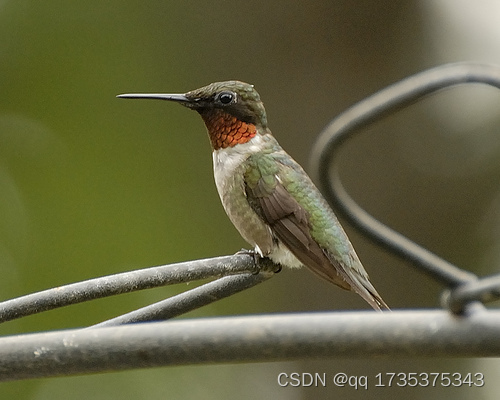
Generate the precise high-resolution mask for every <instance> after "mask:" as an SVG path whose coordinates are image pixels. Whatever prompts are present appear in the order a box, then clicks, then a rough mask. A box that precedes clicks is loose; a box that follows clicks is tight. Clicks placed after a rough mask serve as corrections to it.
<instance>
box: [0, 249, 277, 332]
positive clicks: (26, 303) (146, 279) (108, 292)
mask: <svg viewBox="0 0 500 400" xmlns="http://www.w3.org/2000/svg"><path fill="white" fill-rule="evenodd" d="M265 261H267V260H263V262H262V263H259V266H256V264H255V259H254V257H253V256H252V255H250V254H244V253H239V254H235V255H233V256H224V257H215V258H209V259H204V260H196V261H187V262H182V263H177V264H170V265H162V266H159V267H152V268H145V269H140V270H136V271H130V272H123V273H119V274H114V275H108V276H104V277H101V278H95V279H89V280H87V281H83V282H77V283H73V284H69V285H65V286H60V287H57V288H53V289H47V290H43V291H41V292H37V293H33V294H29V295H26V296H22V297H18V298H15V299H12V300H7V301H4V302H2V303H0V322H5V321H10V320H13V319H16V318H21V317H24V316H27V315H31V314H36V313H40V312H42V311H47V310H52V309H54V308H58V307H64V306H67V305H70V304H76V303H81V302H84V301H88V300H93V299H99V298H102V297H107V296H113V295H116V294H122V293H129V292H133V291H137V290H143V289H150V288H154V287H158V286H165V285H172V284H176V283H182V282H192V281H195V280H198V279H207V278H220V277H222V276H225V275H235V274H241V273H245V272H247V273H248V272H250V273H257V272H258V271H259V268H261V269H264V268H271V269H272V268H274V269H276V266H274V267H273V266H272V265H271V264H270V263H268V262H265Z"/></svg>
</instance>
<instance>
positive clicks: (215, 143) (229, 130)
mask: <svg viewBox="0 0 500 400" xmlns="http://www.w3.org/2000/svg"><path fill="white" fill-rule="evenodd" d="M201 117H202V118H203V121H204V122H205V125H206V127H207V130H208V136H209V138H210V142H211V143H212V148H213V149H214V150H219V149H225V148H227V147H234V146H236V145H238V144H244V143H247V142H249V141H250V140H251V139H252V138H253V137H255V135H257V134H258V132H257V127H256V126H255V125H254V124H251V123H247V122H243V121H241V120H239V119H238V118H236V117H235V116H233V115H231V114H229V113H226V112H224V111H223V110H212V111H211V112H210V113H202V114H201Z"/></svg>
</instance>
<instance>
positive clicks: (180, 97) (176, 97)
mask: <svg viewBox="0 0 500 400" xmlns="http://www.w3.org/2000/svg"><path fill="white" fill-rule="evenodd" d="M116 97H120V98H122V99H152V100H169V101H176V102H178V103H189V102H190V100H189V99H188V98H187V97H186V96H185V95H184V94H166V93H165V94H164V93H127V94H119V95H118V96H116Z"/></svg>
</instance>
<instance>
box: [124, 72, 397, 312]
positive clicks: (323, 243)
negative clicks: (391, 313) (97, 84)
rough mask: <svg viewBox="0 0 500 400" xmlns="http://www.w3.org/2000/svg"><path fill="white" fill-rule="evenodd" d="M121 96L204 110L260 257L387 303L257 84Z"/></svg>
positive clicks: (227, 197)
mask: <svg viewBox="0 0 500 400" xmlns="http://www.w3.org/2000/svg"><path fill="white" fill-rule="evenodd" d="M117 97H120V98H135V99H159V100H167V101H173V102H176V103H179V104H182V105H183V106H185V107H187V108H189V109H191V110H195V111H197V112H198V114H200V116H201V118H202V119H203V121H204V123H205V126H206V128H207V131H208V137H209V139H210V143H211V145H212V150H213V168H214V177H215V184H216V186H217V191H218V192H219V196H220V199H221V201H222V205H223V207H224V210H225V211H226V214H227V215H228V217H229V219H230V220H231V222H232V223H233V225H234V226H235V227H236V229H237V230H238V232H239V233H240V234H241V236H242V237H243V239H245V240H246V241H247V242H248V243H249V244H250V245H251V246H253V247H254V251H255V254H257V256H259V257H268V258H270V259H271V260H272V261H273V262H274V263H276V264H278V265H280V266H285V267H289V268H299V267H302V266H306V267H307V268H309V269H310V270H311V271H312V272H313V273H315V274H316V275H318V276H319V277H321V278H323V279H325V280H327V281H328V282H331V283H333V284H335V285H337V286H339V287H341V288H343V289H347V290H352V291H354V292H356V293H357V294H359V295H360V296H361V297H362V298H363V299H364V300H365V301H366V302H367V303H368V304H369V305H370V306H372V307H373V308H374V309H375V310H378V311H381V310H382V309H389V307H388V306H387V304H386V303H385V302H384V300H383V299H382V297H381V296H380V295H379V294H378V292H377V291H376V290H375V288H374V287H373V285H372V284H371V283H370V280H369V277H368V274H367V273H366V271H365V269H364V267H363V265H362V264H361V261H360V260H359V257H358V256H357V254H356V252H355V250H354V248H353V246H352V244H351V242H350V241H349V238H348V237H347V235H346V233H345V231H344V229H343V228H342V226H341V225H340V223H339V221H338V219H337V217H336V216H335V214H334V213H333V211H332V209H331V208H330V206H329V205H328V203H327V202H326V200H325V199H324V197H323V196H322V195H321V193H320V191H319V190H318V189H317V188H316V186H315V185H314V183H313V182H312V180H311V179H310V178H309V176H308V175H307V174H306V172H305V171H304V169H303V168H302V167H301V166H300V165H299V164H298V163H297V162H296V161H295V160H294V159H293V158H292V157H291V156H290V155H288V153H286V152H285V151H284V150H283V148H282V147H281V146H280V145H279V143H278V141H277V140H276V139H275V138H274V136H273V135H272V133H271V131H270V129H269V127H268V123H267V115H266V111H265V108H264V105H263V103H262V101H261V99H260V96H259V93H258V92H257V91H256V90H255V89H254V86H253V85H250V84H248V83H244V82H240V81H227V82H215V83H211V84H209V85H207V86H204V87H202V88H200V89H195V90H192V91H189V92H187V93H184V94H155V93H151V94H142V93H133V94H121V95H118V96H117Z"/></svg>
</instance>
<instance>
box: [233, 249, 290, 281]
mask: <svg viewBox="0 0 500 400" xmlns="http://www.w3.org/2000/svg"><path fill="white" fill-rule="evenodd" d="M239 254H241V255H247V256H252V257H253V263H254V267H255V269H254V272H252V274H253V275H257V274H259V273H260V271H272V272H274V273H275V274H277V273H278V272H280V271H281V265H279V264H275V263H273V262H272V261H271V260H270V259H269V258H267V257H262V256H261V255H260V253H259V252H258V251H255V250H248V249H241V250H240V251H238V252H236V254H235V255H239Z"/></svg>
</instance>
